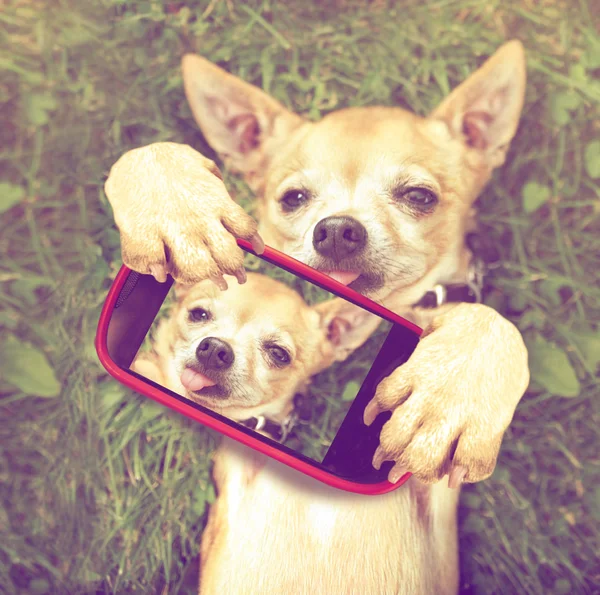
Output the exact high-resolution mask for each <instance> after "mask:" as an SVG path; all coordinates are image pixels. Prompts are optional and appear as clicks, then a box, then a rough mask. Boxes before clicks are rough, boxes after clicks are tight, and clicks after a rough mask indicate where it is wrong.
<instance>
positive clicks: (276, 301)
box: [155, 273, 379, 419]
mask: <svg viewBox="0 0 600 595" xmlns="http://www.w3.org/2000/svg"><path fill="white" fill-rule="evenodd" d="M378 323H379V319H378V318H377V317H375V316H372V315H370V314H369V313H368V312H366V311H365V310H362V309H361V308H358V307H356V306H353V305H352V304H350V303H349V302H346V301H345V300H341V299H339V298H335V299H333V300H330V301H327V302H325V303H322V304H319V305H317V306H314V307H309V306H308V305H307V304H306V302H304V300H303V299H302V298H301V297H300V295H299V294H298V293H296V292H295V291H294V290H292V289H290V288H289V287H287V286H286V285H284V284H283V283H281V282H279V281H275V280H273V279H271V278H269V277H266V276H264V275H258V274H252V273H251V274H248V280H247V282H246V283H245V284H243V285H238V284H237V283H235V282H233V283H230V287H229V289H228V290H227V291H220V290H219V289H217V288H216V287H215V285H214V284H213V283H212V282H211V281H204V282H202V283H198V284H196V285H194V286H191V287H186V288H179V290H178V291H177V300H176V303H175V305H174V306H173V308H172V309H171V311H170V313H169V315H168V317H167V318H166V320H165V321H164V322H163V323H161V326H160V327H159V329H158V331H157V333H156V341H155V343H156V345H155V349H156V350H157V351H158V352H159V355H160V356H161V358H162V359H163V360H166V361H167V362H168V363H167V366H166V367H167V368H168V370H169V373H168V376H169V377H170V378H171V379H172V382H171V384H172V385H174V386H173V388H174V389H175V390H176V391H177V392H179V393H180V394H182V395H184V396H186V397H188V398H190V399H192V400H193V401H195V402H198V403H200V404H202V405H205V406H207V407H210V408H211V409H215V410H218V411H221V412H223V413H225V414H226V415H228V416H229V417H233V418H239V419H241V418H247V417H249V416H251V415H254V414H265V413H268V414H270V415H271V416H272V417H277V416H278V414H279V413H280V412H287V410H286V408H288V409H289V406H291V402H292V399H293V397H294V394H295V393H296V391H298V390H299V389H300V388H303V387H304V386H305V385H306V384H308V382H309V381H310V378H311V377H312V376H313V375H315V374H317V373H318V372H320V371H321V370H323V369H325V368H327V367H328V366H330V365H331V364H332V363H333V362H334V361H336V360H343V359H345V358H346V357H347V356H348V354H349V353H351V352H352V351H353V350H354V349H356V348H357V347H359V346H360V345H361V344H362V343H364V341H366V339H367V338H368V336H369V335H370V333H371V332H372V331H373V330H375V328H376V327H377V325H378Z"/></svg>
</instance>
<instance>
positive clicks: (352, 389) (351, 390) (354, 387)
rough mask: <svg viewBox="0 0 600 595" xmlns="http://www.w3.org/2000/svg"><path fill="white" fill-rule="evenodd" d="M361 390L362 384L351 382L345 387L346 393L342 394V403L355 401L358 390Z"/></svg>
mask: <svg viewBox="0 0 600 595" xmlns="http://www.w3.org/2000/svg"><path fill="white" fill-rule="evenodd" d="M359 389H360V384H358V382H355V381H354V380H351V381H350V382H348V384H346V386H345V387H344V392H343V393H342V401H353V400H354V398H355V397H356V395H357V393H358V390H359Z"/></svg>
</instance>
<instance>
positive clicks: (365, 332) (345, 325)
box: [314, 298, 381, 361]
mask: <svg viewBox="0 0 600 595" xmlns="http://www.w3.org/2000/svg"><path fill="white" fill-rule="evenodd" d="M314 309H315V310H316V311H317V313H318V314H319V316H320V317H321V325H322V327H323V328H324V329H325V330H326V336H327V340H328V343H329V346H330V347H331V348H332V350H333V355H334V358H335V360H337V361H343V360H345V359H346V358H347V357H348V356H349V355H350V354H351V353H353V352H354V351H356V350H357V349H358V348H359V347H360V346H361V345H362V344H363V343H364V342H365V341H366V340H367V339H368V338H369V337H370V336H371V335H372V334H373V332H374V331H375V329H376V328H377V327H378V326H379V324H380V323H381V319H380V318H379V317H377V316H375V315H374V314H371V313H370V312H368V311H367V310H363V308H360V307H359V306H355V305H354V304H353V303H351V302H347V301H346V300H344V299H342V298H333V299H331V300H328V301H326V302H322V303H320V304H317V305H316V306H314Z"/></svg>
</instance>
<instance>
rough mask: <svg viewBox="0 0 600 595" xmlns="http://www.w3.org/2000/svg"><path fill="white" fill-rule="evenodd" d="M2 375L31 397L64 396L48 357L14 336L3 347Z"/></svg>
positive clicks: (0, 368)
mask: <svg viewBox="0 0 600 595" xmlns="http://www.w3.org/2000/svg"><path fill="white" fill-rule="evenodd" d="M0 374H1V375H2V377H3V378H4V379H5V380H6V381H7V382H8V383H9V384H12V385H13V386H16V387H17V388H19V389H21V390H22V391H23V392H24V393H26V394H28V395H33V396H36V397H57V396H58V394H59V392H60V383H59V382H58V380H57V378H56V375H55V374H54V370H53V369H52V367H51V366H50V363H49V362H48V359H47V358H46V356H45V355H44V353H43V352H42V351H40V350H39V349H38V348H37V347H34V346H33V345H31V344H30V343H25V342H23V341H20V340H19V339H17V337H15V336H14V335H8V336H7V337H6V339H5V340H4V342H3V344H2V345H1V346H0Z"/></svg>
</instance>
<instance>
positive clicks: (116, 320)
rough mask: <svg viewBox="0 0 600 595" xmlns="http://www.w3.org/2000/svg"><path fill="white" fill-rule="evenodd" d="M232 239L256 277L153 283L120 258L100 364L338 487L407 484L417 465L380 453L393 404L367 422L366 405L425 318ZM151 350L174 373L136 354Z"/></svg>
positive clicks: (103, 322) (102, 325) (373, 489)
mask: <svg viewBox="0 0 600 595" xmlns="http://www.w3.org/2000/svg"><path fill="white" fill-rule="evenodd" d="M238 244H239V246H240V248H241V249H242V250H243V251H244V252H245V261H244V265H245V268H246V271H247V274H248V281H247V282H246V283H245V284H242V285H239V284H238V283H237V281H236V280H233V281H231V282H230V283H229V289H228V290H226V291H221V290H219V289H218V288H216V286H214V284H213V283H212V282H210V281H204V282H202V283H200V284H197V285H196V286H193V287H191V288H187V287H186V288H181V289H180V290H178V287H177V284H174V282H173V279H172V278H171V277H169V278H168V280H167V281H166V282H165V283H159V282H157V281H156V280H155V279H154V278H153V277H152V276H150V275H142V274H139V273H136V272H134V271H131V270H130V269H128V268H127V267H125V266H123V267H122V268H121V270H120V271H119V273H118V275H117V277H116V278H115V281H114V282H113V285H112V287H111V288H110V291H109V293H108V296H107V299H106V302H105V304H104V307H103V310H102V314H101V317H100V321H99V325H98V332H97V336H96V349H97V352H98V356H99V358H100V361H101V363H102V364H103V365H104V367H105V368H106V370H107V371H108V372H109V374H111V375H112V376H113V377H114V378H116V379H117V380H118V381H119V382H121V383H123V384H125V385H127V386H129V387H130V388H132V389H134V390H135V391H137V392H139V393H141V394H143V395H145V396H148V397H150V398H152V399H154V400H155V401H158V402H159V403H162V404H163V405H166V406H167V407H170V408H171V409H173V410H176V411H178V412H180V413H182V414H183V415H186V416H187V417H189V418H192V419H194V420H196V421H198V422H200V423H202V424H204V425H206V426H208V427H210V428H212V429H214V430H217V431H218V432H221V433H222V434H224V435H226V436H228V437H230V438H233V439H235V440H237V441H239V442H241V443H243V444H245V445H247V446H249V447H251V448H254V449H255V450H257V451H259V452H261V453H264V454H266V455H268V456H270V457H272V458H274V459H276V460H278V461H280V462H282V463H284V464H286V465H288V466H290V467H292V468H294V469H296V470H298V471H300V472H302V473H305V474H306V475H309V476H311V477H313V478H315V479H317V480H320V481H322V482H324V483H326V484H328V485H330V486H333V487H336V488H340V489H342V490H346V491H350V492H355V493H362V494H381V493H385V492H389V491H391V490H392V489H395V488H397V487H399V486H400V485H401V484H402V483H404V481H406V480H407V479H408V477H410V474H406V475H405V477H404V478H402V479H401V480H400V481H399V482H397V483H396V484H391V483H390V482H388V481H387V474H388V472H389V470H390V468H391V466H392V465H393V463H392V462H386V463H384V464H383V465H382V466H381V469H379V470H376V469H375V468H374V467H373V466H372V459H373V455H374V453H375V450H376V448H377V446H378V445H379V434H380V432H381V429H382V427H383V425H384V424H385V422H386V421H387V420H388V419H389V417H390V415H391V414H390V413H381V414H380V415H379V416H378V417H377V419H376V420H375V421H374V422H373V423H372V424H371V426H368V427H367V426H366V425H365V424H364V422H363V412H364V409H365V407H366V405H367V404H368V403H369V402H370V400H371V398H372V397H373V395H374V394H375V390H376V388H377V385H378V384H379V382H380V381H381V380H382V379H383V378H385V377H386V376H388V375H389V374H390V373H391V372H392V371H393V370H395V369H396V368H397V367H398V366H400V365H402V364H403V363H404V362H406V361H407V360H408V358H409V357H410V355H411V354H412V352H413V351H414V349H415V347H416V345H417V343H418V341H419V336H420V334H421V329H420V328H419V327H417V326H416V325H414V324H412V323H411V322H409V321H407V320H405V319H404V318H402V317H400V316H398V315H396V314H394V313H393V312H391V311H389V310H387V309H386V308H384V307H382V306H381V305H380V304H377V303H376V302H374V301H372V300H369V299H368V298H365V297H364V296H362V295H361V294H359V293H358V292H356V291H354V290H352V289H350V288H349V287H347V286H345V285H343V284H341V283H339V282H337V281H335V280H334V279H332V278H331V277H329V276H328V275H325V274H323V273H321V272H319V271H316V270H315V269H312V268H311V267H309V266H307V265H305V264H303V263H301V262H299V261H297V260H295V259H293V258H291V257H289V256H287V255H285V254H283V253H281V252H278V251H277V250H274V249H271V248H269V247H266V248H265V250H264V252H263V254H261V255H260V256H258V255H256V254H255V253H254V252H253V250H252V247H251V245H250V244H249V243H248V242H245V241H243V240H238ZM157 353H159V354H160V356H159V355H157ZM152 361H154V362H155V363H154V365H155V366H156V362H157V361H158V362H159V364H160V365H159V366H158V368H159V369H160V370H163V372H164V370H166V372H165V373H161V374H159V375H158V376H156V375H154V374H152V373H150V372H146V370H148V369H149V368H147V367H146V364H144V363H141V364H140V362H152ZM148 365H151V364H148ZM287 410H290V411H289V413H288V414H287V415H286V416H285V419H283V421H282V415H283V414H282V411H284V412H286V411H287ZM274 420H275V421H274Z"/></svg>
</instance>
